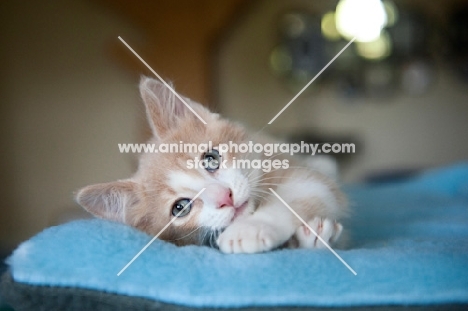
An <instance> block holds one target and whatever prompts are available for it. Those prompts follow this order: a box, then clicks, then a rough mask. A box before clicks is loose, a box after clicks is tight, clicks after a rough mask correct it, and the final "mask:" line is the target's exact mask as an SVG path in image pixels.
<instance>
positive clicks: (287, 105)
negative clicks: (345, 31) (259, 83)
mask: <svg viewBox="0 0 468 311" xmlns="http://www.w3.org/2000/svg"><path fill="white" fill-rule="evenodd" d="M354 40H356V37H354V38H353V39H351V41H349V42H348V44H346V45H345V47H344V48H342V49H341V51H339V52H338V54H336V56H335V57H333V58H332V60H331V61H329V62H328V64H326V65H325V67H323V69H322V70H320V71H319V73H318V74H316V75H315V77H313V78H312V80H310V81H309V83H307V84H306V86H304V87H303V88H302V90H300V91H299V93H297V95H296V96H294V97H293V99H291V100H290V101H289V103H287V104H286V106H284V107H283V109H281V111H280V112H278V113H277V114H276V116H275V117H274V118H273V119H271V120H270V122H268V124H271V123H273V121H275V120H276V118H278V117H279V116H280V114H282V113H283V111H285V110H286V109H287V108H288V107H289V105H291V104H292V103H293V101H295V100H296V99H297V98H298V97H299V95H301V94H302V92H304V91H305V90H306V89H307V88H308V87H309V86H310V85H311V84H312V82H314V81H315V79H317V78H318V77H319V76H320V75H321V74H322V72H324V71H325V69H327V68H328V66H330V65H331V63H333V62H334V61H335V59H337V58H338V56H340V55H341V53H343V52H344V50H346V49H347V48H348V46H350V45H351V43H353V42H354Z"/></svg>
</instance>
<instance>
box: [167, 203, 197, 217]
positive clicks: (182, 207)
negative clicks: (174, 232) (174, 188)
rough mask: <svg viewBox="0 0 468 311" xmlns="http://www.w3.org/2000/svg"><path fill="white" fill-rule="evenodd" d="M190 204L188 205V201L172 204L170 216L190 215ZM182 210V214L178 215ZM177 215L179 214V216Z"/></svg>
mask: <svg viewBox="0 0 468 311" xmlns="http://www.w3.org/2000/svg"><path fill="white" fill-rule="evenodd" d="M192 203H193V202H192ZM192 203H190V199H180V200H177V201H176V202H175V203H174V205H172V215H173V216H177V217H184V216H186V215H187V214H188V213H190V210H191V209H192ZM187 204H189V205H188V206H187ZM186 206H187V207H186ZM182 210H183V212H182V213H180V212H181V211H182ZM179 213H180V215H179Z"/></svg>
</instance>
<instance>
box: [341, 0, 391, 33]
mask: <svg viewBox="0 0 468 311" xmlns="http://www.w3.org/2000/svg"><path fill="white" fill-rule="evenodd" d="M386 24H387V14H386V12H385V7H384V5H383V4H382V2H381V1H380V0H340V2H339V3H338V5H337V6H336V28H337V29H338V31H339V32H340V34H341V35H342V36H343V37H345V38H346V39H348V40H351V39H352V38H354V37H356V41H360V42H369V41H374V40H376V39H377V38H378V37H379V36H380V32H381V31H382V28H383V27H385V25H386Z"/></svg>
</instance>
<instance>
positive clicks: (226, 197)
mask: <svg viewBox="0 0 468 311" xmlns="http://www.w3.org/2000/svg"><path fill="white" fill-rule="evenodd" d="M216 205H217V206H218V208H223V207H225V206H233V202H232V191H231V189H229V188H228V189H223V190H222V191H220V193H219V195H218V199H217V200H216Z"/></svg>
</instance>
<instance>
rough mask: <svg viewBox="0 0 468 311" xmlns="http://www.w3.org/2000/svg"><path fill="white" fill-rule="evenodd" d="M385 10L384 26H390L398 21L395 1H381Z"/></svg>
mask: <svg viewBox="0 0 468 311" xmlns="http://www.w3.org/2000/svg"><path fill="white" fill-rule="evenodd" d="M382 3H383V5H384V8H385V12H386V13H387V25H386V27H392V26H393V25H395V24H396V22H397V21H398V9H397V7H396V6H395V3H393V1H391V0H383V1H382Z"/></svg>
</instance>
